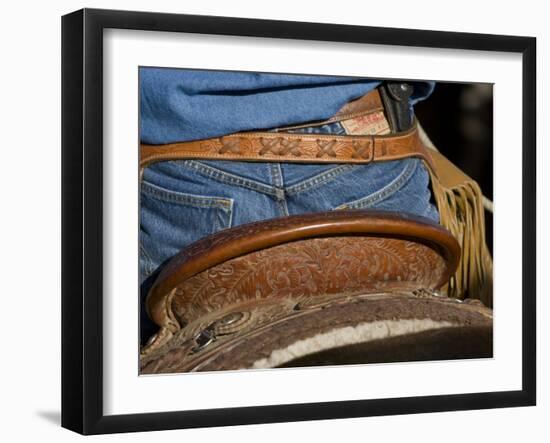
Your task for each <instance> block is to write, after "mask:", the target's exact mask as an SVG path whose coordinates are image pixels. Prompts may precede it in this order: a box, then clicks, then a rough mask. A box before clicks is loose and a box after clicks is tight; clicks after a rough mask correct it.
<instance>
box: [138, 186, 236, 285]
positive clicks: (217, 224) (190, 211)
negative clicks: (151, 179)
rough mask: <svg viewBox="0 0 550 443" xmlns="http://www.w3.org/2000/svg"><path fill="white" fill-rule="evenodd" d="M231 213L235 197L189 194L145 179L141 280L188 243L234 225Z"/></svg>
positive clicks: (140, 242)
mask: <svg viewBox="0 0 550 443" xmlns="http://www.w3.org/2000/svg"><path fill="white" fill-rule="evenodd" d="M232 213H233V199H230V198H226V197H215V196H204V195H194V194H186V193H183V192H176V191H172V190H168V189H165V188H162V187H159V186H157V185H153V184H151V183H148V182H145V181H144V182H142V184H141V195H140V233H139V251H140V255H139V261H140V280H141V281H143V280H144V279H145V278H146V277H148V276H149V275H150V274H151V273H153V272H154V271H155V269H157V268H158V267H159V266H160V265H161V264H162V263H163V262H165V261H166V260H168V259H169V258H171V257H173V256H174V255H176V254H177V253H178V252H179V251H181V249H182V248H184V247H185V246H187V245H189V244H191V243H193V242H194V241H196V240H199V239H200V238H202V237H205V236H207V235H210V234H213V233H215V232H217V231H220V230H222V229H226V228H229V227H231V219H232Z"/></svg>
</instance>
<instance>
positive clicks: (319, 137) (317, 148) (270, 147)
mask: <svg viewBox="0 0 550 443" xmlns="http://www.w3.org/2000/svg"><path fill="white" fill-rule="evenodd" d="M383 109H384V108H383V106H382V102H381V99H380V95H379V92H378V90H374V91H372V92H370V93H369V94H367V95H365V96H364V97H362V98H361V99H359V100H355V101H353V102H350V103H348V104H347V105H346V106H344V107H343V108H342V109H341V110H340V111H339V112H338V113H337V114H335V116H334V117H332V118H331V119H329V120H326V121H324V122H321V123H319V124H326V123H331V122H336V121H344V120H347V119H351V118H357V117H361V116H363V115H368V114H370V113H374V112H381V111H382V110H383ZM294 128H297V127H294ZM287 129H292V128H287ZM408 157H417V158H421V159H423V160H424V161H425V162H426V163H427V164H428V166H429V167H430V169H432V171H433V170H434V168H433V164H432V159H431V157H430V154H429V153H428V151H427V149H426V148H425V147H424V145H423V144H422V142H421V140H420V137H419V133H418V128H417V124H416V122H414V123H413V125H412V127H411V128H410V129H409V130H407V131H403V132H397V133H392V134H388V135H330V134H301V133H300V134H296V133H288V132H280V130H279V131H277V132H241V133H235V134H231V135H226V136H223V137H216V138H210V139H205V140H196V141H187V142H180V143H170V144H164V145H147V144H142V145H141V147H140V163H139V164H140V173H141V172H143V169H144V168H146V167H147V166H149V165H151V164H153V163H155V162H159V161H165V160H183V159H203V160H237V161H252V162H274V161H276V162H293V163H357V164H365V163H370V162H378V161H390V160H400V159H404V158H408Z"/></svg>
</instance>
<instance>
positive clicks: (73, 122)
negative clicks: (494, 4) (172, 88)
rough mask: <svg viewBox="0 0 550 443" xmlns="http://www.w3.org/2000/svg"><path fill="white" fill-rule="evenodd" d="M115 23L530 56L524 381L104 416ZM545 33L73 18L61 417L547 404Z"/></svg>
mask: <svg viewBox="0 0 550 443" xmlns="http://www.w3.org/2000/svg"><path fill="white" fill-rule="evenodd" d="M108 28H118V29H132V30H148V31H171V32H179V33H181V32H185V33H189V32H192V33H199V34H217V35H228V36H250V37H269V38H281V39H301V40H317V41H331V42H352V43H369V44H377V45H400V46H411V47H412V46H414V47H424V48H454V49H470V50H481V51H500V52H509V53H519V54H521V55H522V65H523V66H522V67H523V79H522V82H523V84H522V88H523V98H522V100H523V104H522V106H523V119H522V131H523V140H522V156H523V165H522V174H523V177H522V183H523V189H522V195H523V207H522V211H523V213H522V220H523V232H522V236H523V251H522V252H523V266H522V270H521V272H522V277H523V288H522V290H523V293H522V321H523V324H522V346H523V347H522V389H521V390H517V391H506V392H478V393H471V394H457V395H436V396H419V397H403V398H392V399H372V400H358V401H337V402H324V403H307V404H289V405H284V404H282V405H266V406H261V407H237V408H224V409H208V410H191V411H177V412H173V411H171V412H160V413H142V414H131V415H109V416H106V415H104V413H103V407H102V404H103V374H102V371H103V337H102V325H103V318H102V315H103V299H102V284H103V275H102V263H103V227H102V223H103V209H102V205H103V201H102V195H103V192H102V191H103V189H102V187H103V184H102V183H103V182H102V177H103V166H102V165H103V148H102V137H103V113H102V106H103V88H102V84H103V78H102V76H103V38H102V36H103V31H104V30H105V29H108ZM535 60H536V39H535V38H533V37H516V36H503V35H484V34H470V33H456V32H440V31H423V30H411V29H390V28H378V27H365V26H348V25H335V24H319V23H300V22H281V21H274V20H257V19H243V18H230V17H210V16H196V15H179V14H161V13H149V12H127V11H110V10H96V9H83V10H80V11H76V12H73V13H71V14H68V15H65V16H64V17H63V18H62V426H63V427H65V428H68V429H71V430H73V431H76V432H79V433H82V434H103V433H115V432H132V431H150V430H162V429H178V428H193V427H211V426H228V425H239V424H255V423H273V422H285V421H300V420H319V419H330V418H347V417H362V416H379V415H390V414H412V413H423V412H436V411H457V410H466V409H486V408H501V407H514V406H528V405H535V403H536V337H535V331H536V315H535V314H536V312H535V309H536V305H535V303H536V275H535V273H536V270H535V269H536V266H535V263H536V154H535V151H536V149H535V148H536V146H535V140H536V135H535V134H536V132H535V131H536V96H535V95H536V90H535V84H536V66H535V63H536V62H535Z"/></svg>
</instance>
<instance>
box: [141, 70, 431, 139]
mask: <svg viewBox="0 0 550 443" xmlns="http://www.w3.org/2000/svg"><path fill="white" fill-rule="evenodd" d="M379 84H380V80H373V79H366V78H358V77H334V76H323V75H294V74H293V75H289V74H263V73H254V72H229V71H204V70H193V69H167V68H151V67H142V68H140V70H139V100H140V139H141V142H142V143H149V144H164V143H172V142H183V141H189V140H198V139H203V138H211V137H218V136H221V135H226V134H230V133H233V132H239V131H247V130H254V129H268V128H276V127H282V126H288V125H293V124H297V123H303V122H310V121H319V120H325V119H327V118H329V117H331V116H332V115H334V114H335V113H336V112H337V111H338V110H339V109H340V108H341V107H342V106H343V105H344V104H345V103H347V102H349V101H351V100H353V99H355V98H358V97H361V96H362V95H364V94H366V93H367V92H369V91H371V90H373V89H374V88H375V87H376V86H378V85H379ZM413 86H414V92H413V95H412V97H411V99H410V104H411V106H412V105H414V104H415V103H416V102H417V101H419V100H422V99H424V98H425V97H427V96H428V95H430V93H431V92H432V90H433V87H434V83H433V82H414V83H413Z"/></svg>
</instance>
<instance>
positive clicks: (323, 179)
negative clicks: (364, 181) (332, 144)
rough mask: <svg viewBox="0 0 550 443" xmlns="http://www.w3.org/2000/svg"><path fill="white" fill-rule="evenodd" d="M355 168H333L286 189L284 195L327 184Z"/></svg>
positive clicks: (353, 166)
mask: <svg viewBox="0 0 550 443" xmlns="http://www.w3.org/2000/svg"><path fill="white" fill-rule="evenodd" d="M355 168H356V165H340V166H335V167H334V168H332V169H331V170H329V171H325V172H322V173H320V174H317V175H315V176H313V177H310V178H308V179H306V180H304V181H302V182H300V183H297V184H295V185H292V186H289V187H288V188H287V189H286V193H287V194H288V195H295V194H299V193H300V192H304V191H308V190H310V189H312V188H315V187H316V186H318V185H321V184H325V183H328V182H329V181H330V180H332V179H334V178H336V177H338V176H340V175H342V174H344V173H345V172H348V171H351V170H353V169H355Z"/></svg>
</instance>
